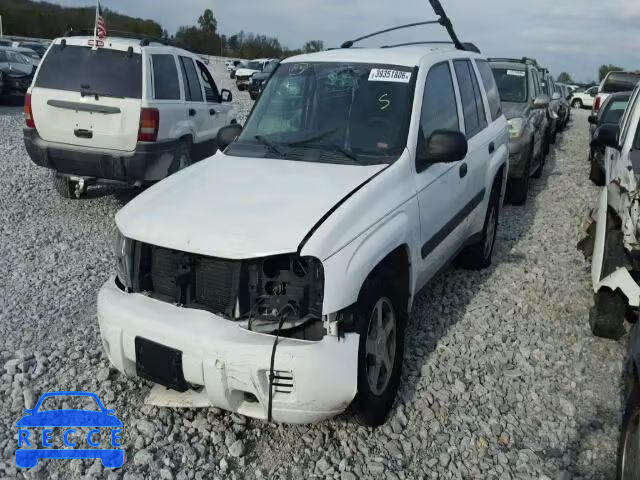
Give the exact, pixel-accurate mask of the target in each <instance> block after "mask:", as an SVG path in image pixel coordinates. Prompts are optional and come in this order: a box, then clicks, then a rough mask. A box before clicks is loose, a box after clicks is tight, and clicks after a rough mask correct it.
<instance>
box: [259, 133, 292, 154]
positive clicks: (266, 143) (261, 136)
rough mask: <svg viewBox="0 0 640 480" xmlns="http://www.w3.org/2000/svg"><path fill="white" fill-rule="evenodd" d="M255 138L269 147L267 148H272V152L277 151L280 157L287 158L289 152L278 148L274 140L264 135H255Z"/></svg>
mask: <svg viewBox="0 0 640 480" xmlns="http://www.w3.org/2000/svg"><path fill="white" fill-rule="evenodd" d="M253 138H255V139H256V140H258V141H259V142H260V143H261V144H263V145H264V146H265V147H267V149H269V150H271V152H272V153H275V154H276V155H278V156H279V157H280V158H286V156H287V154H286V153H285V152H283V151H282V150H281V149H280V148H278V147H277V146H276V145H275V144H274V143H273V142H271V141H270V140H268V139H267V138H266V137H265V136H264V135H255V136H254V137H253Z"/></svg>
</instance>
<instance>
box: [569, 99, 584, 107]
mask: <svg viewBox="0 0 640 480" xmlns="http://www.w3.org/2000/svg"><path fill="white" fill-rule="evenodd" d="M571 106H572V107H573V108H582V107H584V105H583V104H582V100H580V99H575V100H574V101H573V102H571Z"/></svg>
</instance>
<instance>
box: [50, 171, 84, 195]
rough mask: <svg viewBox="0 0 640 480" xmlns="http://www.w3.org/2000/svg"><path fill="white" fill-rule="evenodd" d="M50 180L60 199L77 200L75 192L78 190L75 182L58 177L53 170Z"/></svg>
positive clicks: (63, 176) (62, 176) (64, 177)
mask: <svg viewBox="0 0 640 480" xmlns="http://www.w3.org/2000/svg"><path fill="white" fill-rule="evenodd" d="M51 180H52V181H53V186H54V187H55V189H56V191H57V192H58V194H59V195H60V196H61V197H62V198H68V199H77V198H78V197H79V196H78V195H76V191H77V190H78V182H77V181H75V180H71V179H70V178H69V177H67V176H65V175H60V174H59V173H58V172H56V171H55V170H51Z"/></svg>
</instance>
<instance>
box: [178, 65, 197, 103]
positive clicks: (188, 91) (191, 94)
mask: <svg viewBox="0 0 640 480" xmlns="http://www.w3.org/2000/svg"><path fill="white" fill-rule="evenodd" d="M180 66H181V69H182V78H183V80H184V85H185V87H184V90H185V92H184V93H185V98H186V100H187V102H202V87H201V86H200V81H199V80H198V72H196V67H195V66H194V65H193V60H191V59H190V58H189V57H180Z"/></svg>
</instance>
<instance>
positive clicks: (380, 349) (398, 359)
mask: <svg viewBox="0 0 640 480" xmlns="http://www.w3.org/2000/svg"><path fill="white" fill-rule="evenodd" d="M400 292H401V290H400V289H399V288H398V287H397V286H396V281H395V279H394V277H393V276H392V275H391V274H390V273H389V272H387V271H386V270H380V271H378V272H377V273H374V274H373V276H372V277H371V278H370V279H369V280H367V282H366V284H365V286H364V287H363V291H362V293H361V295H360V299H359V300H358V310H359V318H358V326H357V329H358V333H359V334H360V344H359V348H358V393H357V394H356V396H355V398H354V400H353V403H352V404H351V410H352V412H353V414H354V416H355V418H356V420H357V421H358V423H360V424H362V425H366V426H370V427H377V426H380V425H382V424H383V423H384V421H385V420H386V419H387V416H388V415H389V412H390V411H391V408H392V407H393V402H394V401H395V398H396V394H397V392H398V386H399V384H400V375H401V373H402V359H403V356H404V332H405V325H406V320H407V307H406V303H407V301H406V298H403V295H402V294H401V293H400Z"/></svg>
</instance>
